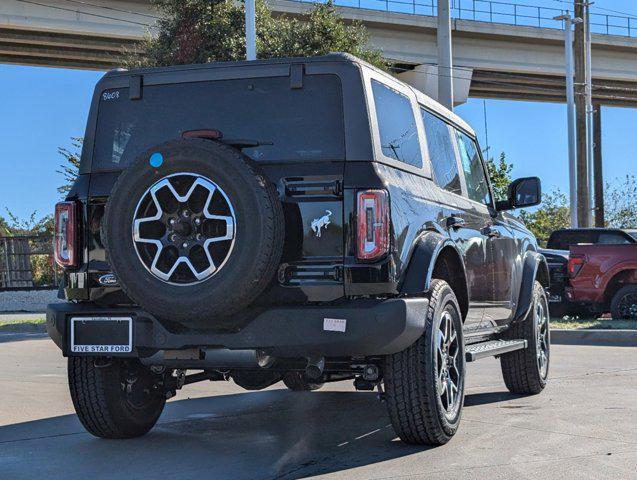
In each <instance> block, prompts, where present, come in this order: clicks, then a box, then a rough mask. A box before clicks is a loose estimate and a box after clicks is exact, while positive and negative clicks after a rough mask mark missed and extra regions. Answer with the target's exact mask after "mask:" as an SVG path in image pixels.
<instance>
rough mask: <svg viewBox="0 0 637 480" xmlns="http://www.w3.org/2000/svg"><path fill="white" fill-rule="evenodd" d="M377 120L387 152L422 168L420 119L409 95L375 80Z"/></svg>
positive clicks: (373, 85) (383, 148)
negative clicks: (415, 115) (412, 106)
mask: <svg viewBox="0 0 637 480" xmlns="http://www.w3.org/2000/svg"><path fill="white" fill-rule="evenodd" d="M372 93H373V95H374V105H375V106H376V121H377V122H378V131H379V133H380V145H381V148H382V150H383V155H385V156H386V157H389V158H393V159H395V160H398V161H400V162H404V163H407V164H409V165H413V166H414V167H422V156H421V154H420V142H419V141H418V130H417V129H416V119H415V118H414V112H413V110H412V108H411V102H410V101H409V98H407V97H406V96H405V95H402V94H401V93H398V92H396V91H395V90H392V89H391V88H389V87H387V86H385V85H383V84H382V83H380V82H377V81H376V80H372Z"/></svg>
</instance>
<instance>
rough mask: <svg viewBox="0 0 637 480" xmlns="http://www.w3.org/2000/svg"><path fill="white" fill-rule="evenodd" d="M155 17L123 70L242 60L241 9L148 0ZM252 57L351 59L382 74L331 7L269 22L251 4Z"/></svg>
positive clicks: (378, 61) (354, 28)
mask: <svg viewBox="0 0 637 480" xmlns="http://www.w3.org/2000/svg"><path fill="white" fill-rule="evenodd" d="M153 3H154V5H155V7H156V8H157V10H158V11H159V13H160V19H159V20H158V21H157V24H156V28H155V31H154V32H153V33H154V34H153V35H150V34H149V35H148V36H147V38H146V39H145V40H144V41H143V42H142V43H141V44H140V45H139V48H138V49H136V51H134V52H130V54H129V55H128V56H127V60H126V62H125V63H126V66H127V67H156V66H165V65H177V64H188V63H207V62H218V61H229V60H244V59H245V21H244V19H245V17H244V4H243V3H242V2H237V1H234V0H212V1H210V0H153ZM256 26H257V57H258V58H276V57H291V56H316V55H324V54H327V53H329V52H347V53H351V54H354V55H356V56H358V57H360V58H362V59H364V60H366V61H368V62H370V63H372V64H374V65H376V66H378V67H380V68H387V62H386V61H385V60H384V59H383V57H382V54H381V52H380V50H378V49H375V48H371V47H369V46H368V44H369V34H368V33H367V31H366V29H365V27H364V26H363V25H362V24H361V23H360V22H353V23H349V24H346V23H345V22H343V20H342V18H341V17H340V15H339V14H338V12H337V11H336V9H335V7H334V5H333V4H332V2H331V1H328V3H326V4H316V5H314V6H313V7H312V9H311V10H310V11H309V13H308V14H307V15H303V16H302V17H301V18H300V19H297V18H291V17H288V16H285V15H282V16H279V15H277V16H273V15H272V12H271V11H270V10H269V8H268V6H267V5H266V2H265V1H264V0H257V1H256Z"/></svg>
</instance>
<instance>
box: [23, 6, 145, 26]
mask: <svg viewBox="0 0 637 480" xmlns="http://www.w3.org/2000/svg"><path fill="white" fill-rule="evenodd" d="M15 1H16V2H20V3H26V4H29V5H37V6H39V7H45V8H52V9H54V10H62V11H64V12H71V13H76V14H77V13H79V14H81V15H88V16H90V17H97V18H106V19H108V20H115V21H116V22H124V23H130V24H133V25H140V26H142V27H152V25H151V24H148V23H142V22H135V21H133V20H126V19H123V18H116V17H109V16H108V15H100V14H99V13H89V12H84V11H82V10H77V9H73V8H66V7H60V6H57V5H48V4H46V3H40V2H35V1H33V0H15Z"/></svg>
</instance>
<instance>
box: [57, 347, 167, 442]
mask: <svg viewBox="0 0 637 480" xmlns="http://www.w3.org/2000/svg"><path fill="white" fill-rule="evenodd" d="M68 375H69V389H70V391H71V398H72V400H73V406H74V407H75V411H76V412H77V416H78V417H79V419H80V422H82V425H84V428H86V430H88V432H89V433H91V434H93V435H95V436H96V437H101V438H133V437H139V436H141V435H144V434H145V433H147V432H148V431H149V430H150V429H151V428H153V426H154V425H155V423H156V422H157V419H158V418H159V415H161V412H162V411H163V409H164V404H165V403H166V397H165V395H162V394H161V392H159V391H156V389H155V388H154V387H155V385H156V384H157V383H156V382H157V381H159V380H161V377H160V376H158V375H155V374H153V373H152V372H151V371H150V369H149V368H148V367H145V366H143V365H142V364H141V363H139V362H138V361H137V360H124V359H110V360H109V359H101V358H100V359H98V358H94V357H69V360H68Z"/></svg>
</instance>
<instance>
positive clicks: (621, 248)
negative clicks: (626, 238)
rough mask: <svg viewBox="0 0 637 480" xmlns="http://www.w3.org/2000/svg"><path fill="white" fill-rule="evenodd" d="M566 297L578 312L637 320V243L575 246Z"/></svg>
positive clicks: (570, 261) (569, 262)
mask: <svg viewBox="0 0 637 480" xmlns="http://www.w3.org/2000/svg"><path fill="white" fill-rule="evenodd" d="M568 274H569V286H568V287H566V290H565V293H566V299H567V300H568V302H569V303H570V304H572V305H573V306H574V307H576V308H577V309H578V310H579V311H589V312H591V313H607V312H609V311H610V313H611V314H612V316H613V318H615V319H637V245H636V244H628V243H627V244H616V245H604V244H597V245H574V246H571V248H570V255H569V260H568Z"/></svg>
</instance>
